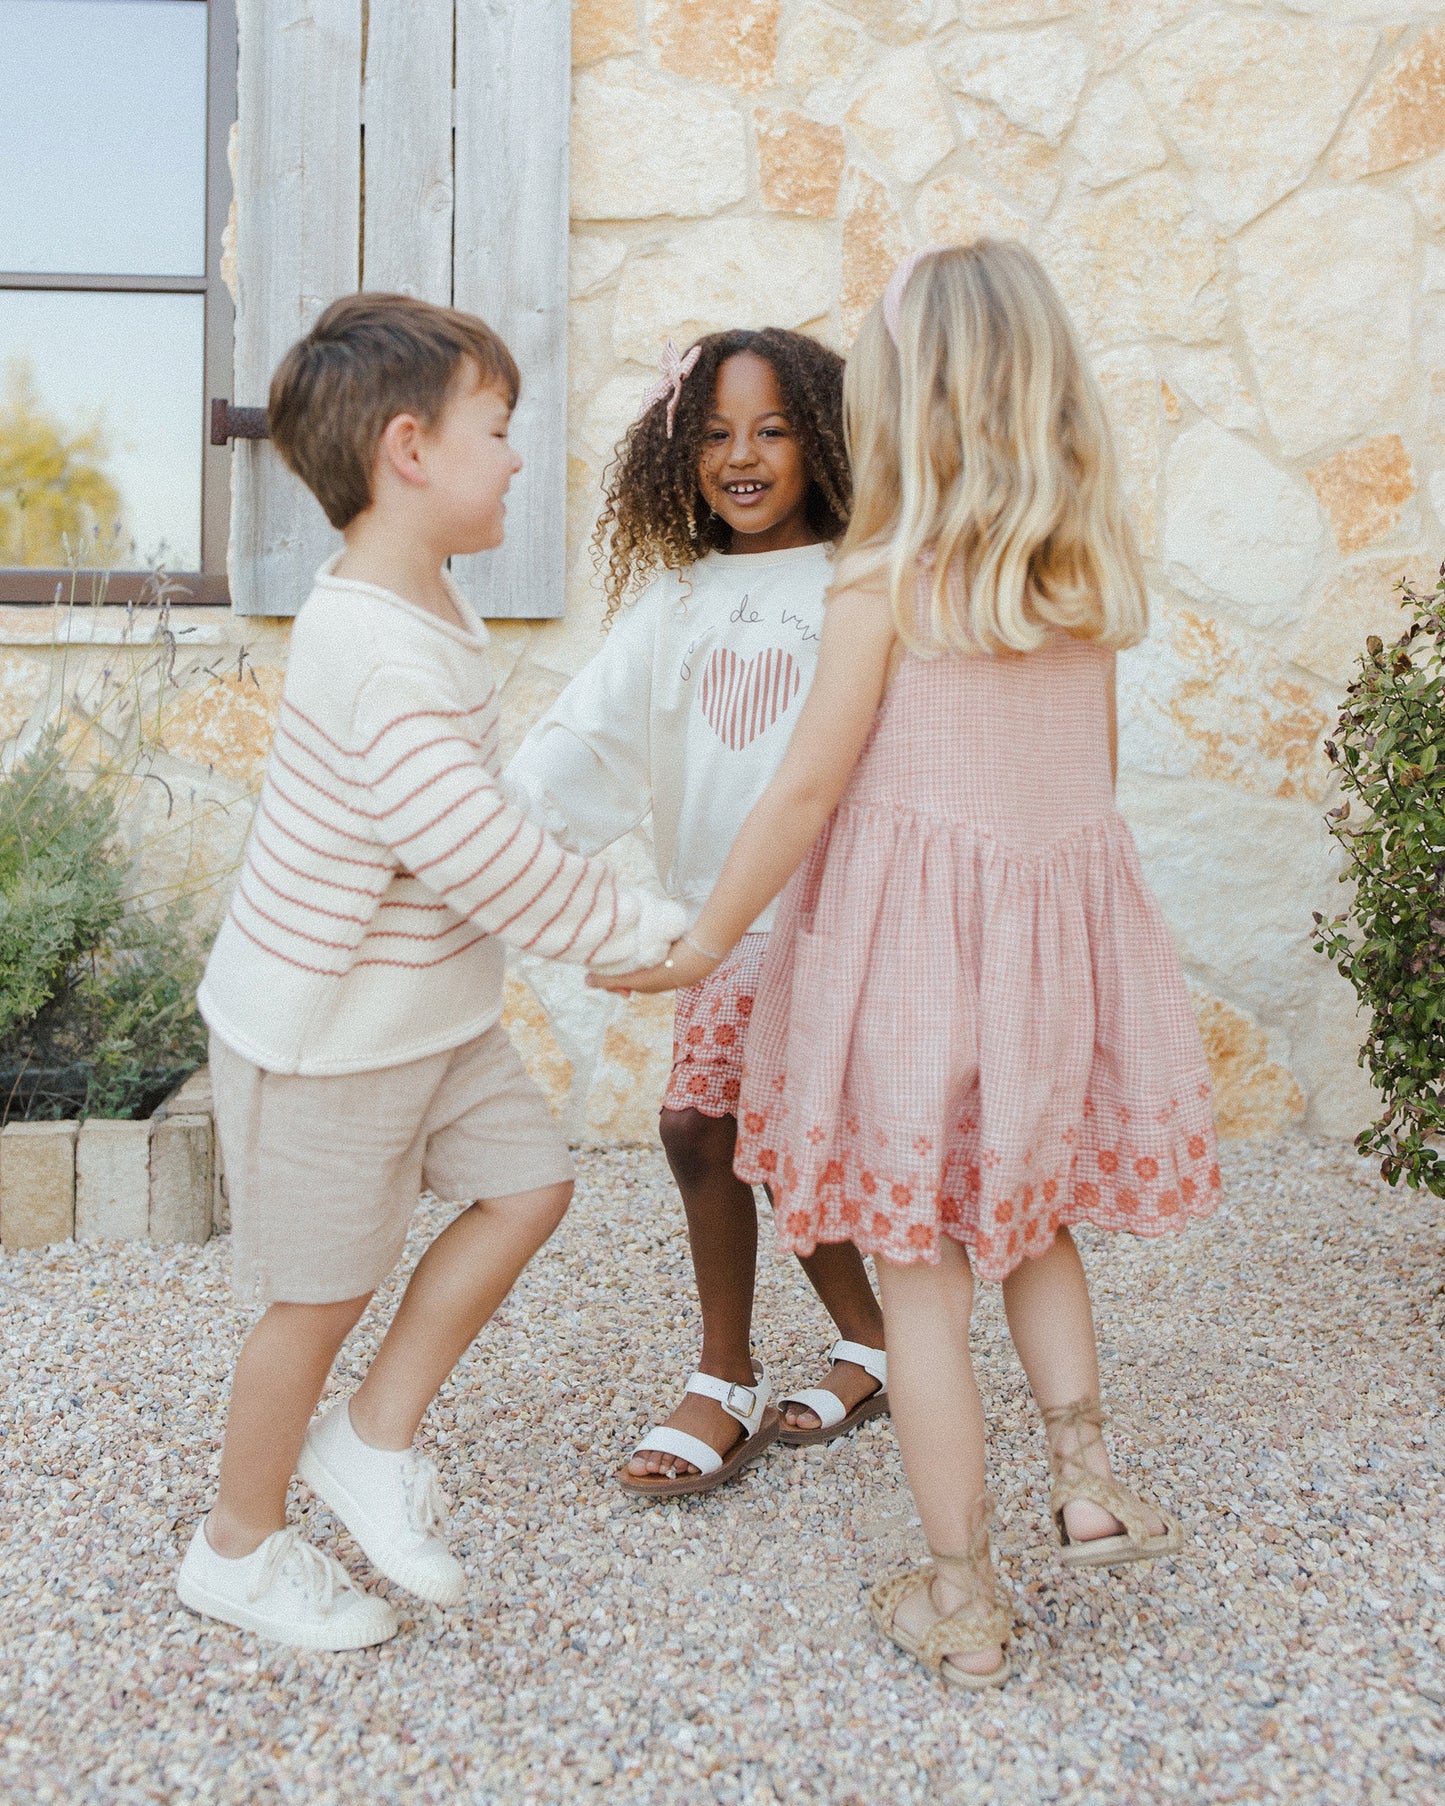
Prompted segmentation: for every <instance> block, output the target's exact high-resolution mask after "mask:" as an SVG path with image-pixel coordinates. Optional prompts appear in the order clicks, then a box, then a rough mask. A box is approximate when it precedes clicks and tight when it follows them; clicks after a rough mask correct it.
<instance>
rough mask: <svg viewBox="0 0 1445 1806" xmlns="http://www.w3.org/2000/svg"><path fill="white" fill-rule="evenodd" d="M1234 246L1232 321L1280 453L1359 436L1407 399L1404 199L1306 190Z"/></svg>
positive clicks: (1408, 220) (1410, 252) (1409, 290)
mask: <svg viewBox="0 0 1445 1806" xmlns="http://www.w3.org/2000/svg"><path fill="white" fill-rule="evenodd" d="M1236 247H1237V248H1236V257H1237V266H1238V272H1239V274H1238V278H1237V281H1236V284H1235V295H1236V299H1237V305H1238V309H1239V316H1240V321H1241V324H1242V325H1243V327H1244V333H1245V337H1246V339H1247V341H1248V344H1249V350H1250V354H1251V356H1252V358H1253V361H1254V368H1255V372H1256V375H1257V377H1258V380H1259V397H1260V400H1261V401H1262V402H1263V404H1264V411H1265V414H1266V416H1267V417H1268V419H1269V423H1270V425H1271V426H1272V427H1273V428H1274V431H1275V435H1276V437H1277V438H1278V440H1279V442H1280V448H1281V450H1283V451H1284V452H1285V454H1286V455H1287V456H1291V457H1295V456H1299V455H1300V454H1302V453H1305V452H1310V451H1313V450H1314V448H1315V447H1316V446H1317V445H1322V444H1325V443H1327V442H1330V441H1338V440H1339V439H1341V438H1344V437H1349V436H1353V435H1354V434H1357V433H1365V432H1369V431H1371V430H1372V429H1373V428H1375V427H1376V426H1377V425H1378V423H1379V422H1380V421H1381V420H1382V419H1389V418H1390V416H1391V415H1393V414H1396V413H1398V412H1399V411H1401V410H1402V409H1403V408H1404V407H1405V406H1406V405H1407V402H1408V397H1409V394H1410V389H1411V385H1412V380H1413V370H1412V362H1411V318H1410V315H1411V297H1412V295H1413V292H1414V288H1415V282H1416V272H1415V217H1414V213H1413V211H1412V210H1411V208H1410V206H1409V204H1408V203H1407V202H1405V201H1403V200H1401V199H1400V198H1399V197H1398V196H1396V195H1391V194H1385V193H1382V192H1381V191H1379V190H1377V189H1367V188H1364V187H1358V188H1353V189H1338V188H1336V189H1331V188H1314V189H1306V190H1304V191H1303V192H1302V193H1300V194H1296V195H1291V196H1290V197H1289V198H1288V199H1287V200H1285V201H1282V202H1281V203H1280V204H1279V206H1277V207H1276V208H1274V209H1273V211H1272V212H1270V213H1268V214H1267V215H1266V216H1265V217H1264V218H1263V219H1261V220H1256V221H1255V223H1254V224H1253V225H1252V226H1249V227H1247V228H1246V229H1245V230H1244V231H1243V232H1241V233H1240V234H1239V237H1238V239H1237V240H1236Z"/></svg>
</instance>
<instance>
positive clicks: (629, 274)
mask: <svg viewBox="0 0 1445 1806" xmlns="http://www.w3.org/2000/svg"><path fill="white" fill-rule="evenodd" d="M836 243H837V240H836V238H835V236H834V232H833V228H832V227H831V226H830V225H827V224H825V223H824V222H823V221H822V220H808V219H785V218H780V217H778V216H776V215H773V216H769V217H767V218H764V219H742V218H738V219H725V220H709V221H708V222H707V223H706V224H703V225H697V226H690V227H683V228H681V229H680V230H678V231H677V232H675V233H674V234H673V235H672V236H671V237H670V238H668V239H666V240H665V241H663V242H662V243H661V244H659V245H657V246H656V248H651V247H649V248H647V249H645V250H639V251H634V252H633V253H632V255H631V256H630V257H629V258H628V259H627V262H626V264H625V265H624V266H623V270H622V277H621V280H620V281H619V283H618V285H617V310H616V314H615V317H614V324H613V343H614V345H615V346H616V348H617V352H618V355H619V356H620V357H627V358H635V359H637V360H638V361H639V362H640V363H642V364H645V365H646V366H647V367H648V369H649V370H651V369H652V368H654V367H655V365H656V363H657V358H658V355H659V353H660V351H661V349H662V344H663V341H664V340H665V339H666V338H667V336H668V335H669V334H671V335H672V336H673V337H674V338H675V339H676V340H677V342H678V344H679V345H686V344H689V343H690V342H691V341H692V340H693V339H695V338H697V337H698V336H699V335H700V334H702V333H704V332H719V331H721V330H723V329H724V328H726V327H731V326H801V325H803V324H804V322H806V321H808V320H816V319H818V318H819V317H820V315H822V314H825V313H827V311H828V309H829V307H830V306H831V305H832V303H833V294H834V283H835V281H836V273H835V272H836V268H837V265H836V261H835V259H836V250H835V246H836Z"/></svg>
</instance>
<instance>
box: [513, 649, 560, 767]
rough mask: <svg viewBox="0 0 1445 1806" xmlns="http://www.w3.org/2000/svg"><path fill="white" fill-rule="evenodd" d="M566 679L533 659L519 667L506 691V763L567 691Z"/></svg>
mask: <svg viewBox="0 0 1445 1806" xmlns="http://www.w3.org/2000/svg"><path fill="white" fill-rule="evenodd" d="M566 684H567V680H566V678H564V677H562V676H560V675H559V674H558V673H557V672H555V671H548V670H546V669H545V668H544V667H542V666H540V665H536V664H534V663H533V662H532V661H531V659H527V660H525V661H524V662H523V663H521V664H519V665H518V666H517V669H516V670H515V671H513V673H512V675H511V676H510V677H509V678H508V679H507V684H506V687H505V688H504V689H503V691H502V733H501V740H502V760H503V763H505V762H506V761H507V760H508V759H510V758H511V756H512V754H513V753H514V752H516V750H517V748H518V747H519V746H520V745H521V744H522V741H523V740H524V739H525V738H526V736H527V734H528V732H529V731H530V730H531V728H532V727H533V726H534V724H535V723H536V722H538V721H540V720H541V718H542V716H543V715H545V714H546V713H547V710H548V709H550V708H551V706H552V704H553V703H554V702H555V701H556V700H557V698H558V697H559V696H560V695H561V694H562V691H563V690H564V689H565V688H566Z"/></svg>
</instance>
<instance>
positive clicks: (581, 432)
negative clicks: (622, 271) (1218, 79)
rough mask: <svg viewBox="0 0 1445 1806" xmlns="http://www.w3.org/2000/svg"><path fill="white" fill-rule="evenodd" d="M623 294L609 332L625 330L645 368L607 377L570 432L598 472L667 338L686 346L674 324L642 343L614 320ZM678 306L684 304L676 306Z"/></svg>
mask: <svg viewBox="0 0 1445 1806" xmlns="http://www.w3.org/2000/svg"><path fill="white" fill-rule="evenodd" d="M644 261H648V262H650V261H651V257H650V256H647V255H646V254H644ZM624 292H625V291H624V290H622V289H619V292H618V299H617V300H614V302H613V315H614V328H613V329H614V331H615V330H617V329H618V328H619V327H622V326H626V327H627V343H628V355H630V356H632V357H635V358H637V359H638V361H639V363H641V364H643V365H645V366H647V368H642V369H629V370H624V371H622V372H621V373H620V374H619V375H617V376H610V377H608V379H607V381H606V382H605V383H603V384H602V385H601V386H600V388H598V389H597V390H596V391H595V392H594V393H593V394H591V395H589V396H587V397H586V399H585V401H583V402H582V403H581V405H580V406H579V407H578V409H577V410H576V411H575V413H574V417H573V422H572V430H573V432H574V434H575V435H576V438H577V442H578V444H579V446H580V448H581V449H582V450H583V451H584V452H586V454H587V456H588V458H589V460H590V461H591V463H592V465H593V466H594V467H595V468H598V469H601V468H602V467H603V466H605V465H606V464H607V462H608V461H609V459H610V458H611V457H612V454H613V453H614V451H616V449H617V445H618V442H619V440H620V439H621V438H622V435H623V434H624V433H625V432H626V431H627V429H628V427H629V426H631V424H632V422H633V421H634V420H636V418H637V416H638V413H639V412H640V410H641V402H642V397H643V396H644V395H645V394H646V393H647V390H648V387H649V385H650V384H651V383H652V382H653V380H654V378H655V375H656V367H657V361H658V359H659V357H660V356H661V355H662V348H663V344H664V341H665V340H666V338H667V335H668V334H669V333H672V335H673V336H674V337H675V338H676V340H677V343H678V345H679V346H680V347H682V348H684V349H685V348H686V346H687V345H688V343H689V335H688V333H687V332H686V331H685V329H683V328H680V327H679V326H678V325H677V323H676V322H675V321H674V322H669V323H668V324H666V325H664V326H663V327H662V328H661V329H660V336H659V337H656V338H653V339H650V340H645V339H643V338H642V336H641V334H640V333H639V332H637V331H636V329H635V328H633V327H632V326H631V324H630V322H626V321H625V320H623V319H620V318H618V316H619V314H620V303H621V298H622V295H623V293H624ZM640 298H641V299H642V300H643V301H644V302H646V301H647V300H648V299H649V297H648V296H647V294H646V292H645V291H643V292H642V294H641V297H640ZM680 305H685V303H682V302H680ZM690 336H691V337H693V338H695V337H696V336H697V335H696V334H695V333H694V334H692V335H690Z"/></svg>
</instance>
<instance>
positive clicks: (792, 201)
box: [753, 108, 843, 219]
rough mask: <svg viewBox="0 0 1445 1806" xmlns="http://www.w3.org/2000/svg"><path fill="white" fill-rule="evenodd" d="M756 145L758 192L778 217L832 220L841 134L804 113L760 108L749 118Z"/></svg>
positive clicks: (840, 175)
mask: <svg viewBox="0 0 1445 1806" xmlns="http://www.w3.org/2000/svg"><path fill="white" fill-rule="evenodd" d="M753 135H754V137H755V139H756V141H757V146H758V192H759V194H760V195H761V196H762V202H763V205H764V206H765V207H770V208H772V209H773V211H774V212H777V213H807V214H812V215H813V216H814V217H815V218H817V219H831V218H832V217H833V215H834V213H835V212H836V211H837V207H838V188H839V185H840V183H841V182H842V180H843V133H842V130H841V128H840V127H838V126H836V125H820V124H819V123H818V121H817V120H816V119H809V118H808V116H807V115H806V114H805V113H796V112H792V111H790V110H784V109H781V108H780V109H778V110H777V111H765V110H763V109H761V108H760V109H759V110H758V111H757V112H756V113H754V115H753Z"/></svg>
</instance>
